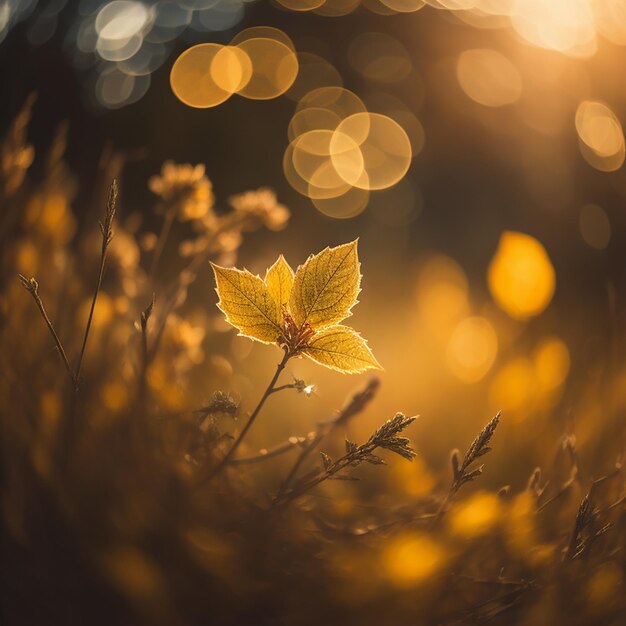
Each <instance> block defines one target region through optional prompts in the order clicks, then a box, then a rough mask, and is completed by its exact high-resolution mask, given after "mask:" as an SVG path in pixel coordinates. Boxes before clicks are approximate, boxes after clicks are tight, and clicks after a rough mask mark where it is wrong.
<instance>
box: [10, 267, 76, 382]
mask: <svg viewBox="0 0 626 626" xmlns="http://www.w3.org/2000/svg"><path fill="white" fill-rule="evenodd" d="M19 278H20V281H21V283H22V286H23V287H24V289H26V291H28V293H29V294H30V295H31V296H32V297H33V300H34V301H35V304H37V307H38V308H39V312H40V313H41V317H43V320H44V322H45V323H46V326H47V327H48V330H49V331H50V334H51V335H52V338H53V339H54V343H55V344H56V348H57V350H58V351H59V354H60V355H61V358H62V359H63V363H64V364H65V369H66V370H67V373H68V374H69V377H70V379H71V380H72V385H74V387H76V375H75V374H74V371H73V370H72V366H71V365H70V362H69V361H68V358H67V354H65V350H64V349H63V344H62V343H61V340H60V339H59V336H58V335H57V332H56V330H55V329H54V326H53V325H52V322H51V321H50V318H49V317H48V314H47V313H46V309H45V307H44V305H43V301H42V300H41V297H40V296H39V283H38V282H37V281H36V280H35V279H34V278H26V276H22V274H19Z"/></svg>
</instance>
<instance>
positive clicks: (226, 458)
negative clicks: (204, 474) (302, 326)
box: [208, 350, 291, 479]
mask: <svg viewBox="0 0 626 626" xmlns="http://www.w3.org/2000/svg"><path fill="white" fill-rule="evenodd" d="M290 357H291V353H290V352H289V351H288V350H285V355H284V356H283V359H282V361H281V362H280V363H279V364H278V366H277V367H276V372H275V373H274V376H273V377H272V380H271V381H270V384H269V385H268V386H267V389H266V390H265V392H264V393H263V395H262V396H261V399H260V400H259V403H258V404H257V405H256V407H255V409H254V411H252V414H251V415H250V417H249V418H248V421H247V422H246V424H245V426H244V427H243V428H242V430H241V432H240V433H239V435H238V436H237V438H236V439H235V441H234V443H233V445H232V446H231V447H230V449H229V450H228V452H227V453H226V455H225V456H224V458H223V459H222V460H221V461H220V462H219V463H218V464H217V466H216V467H215V468H214V469H213V470H212V471H211V473H210V474H209V477H208V478H209V479H210V478H213V477H214V476H216V475H217V474H219V473H220V472H221V471H222V470H223V469H224V468H225V467H226V465H228V463H229V462H230V460H231V459H232V458H233V455H234V454H235V452H237V449H238V448H239V446H240V445H241V443H242V442H243V440H244V438H245V436H246V434H247V433H248V431H249V430H250V428H251V427H252V424H254V422H255V420H256V418H257V417H258V415H259V413H260V412H261V409H262V408H263V405H264V404H265V401H266V400H267V399H268V398H269V397H270V396H271V395H272V392H273V391H274V386H275V385H276V382H277V381H278V377H279V376H280V374H281V373H282V371H283V370H284V369H285V365H287V361H288V360H289V359H290Z"/></svg>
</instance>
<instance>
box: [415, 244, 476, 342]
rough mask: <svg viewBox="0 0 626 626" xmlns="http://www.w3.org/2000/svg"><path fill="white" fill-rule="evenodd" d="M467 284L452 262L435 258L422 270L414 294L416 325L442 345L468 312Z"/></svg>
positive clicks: (462, 272) (454, 262) (443, 258)
mask: <svg viewBox="0 0 626 626" xmlns="http://www.w3.org/2000/svg"><path fill="white" fill-rule="evenodd" d="M468 294H469V285H468V281H467V276H466V275H465V272H464V271H463V268H462V267H461V266H460V265H459V264H458V263H457V262H456V261H454V260H453V259H451V258H450V257H447V256H444V255H435V256H433V257H432V258H430V259H428V261H426V263H425V264H424V266H423V267H422V269H421V271H420V274H419V278H418V281H417V289H416V291H415V298H414V300H415V310H416V313H417V315H416V318H417V319H416V322H417V323H418V324H419V326H420V328H425V329H426V330H427V331H428V334H429V335H431V336H435V337H437V338H439V339H441V340H443V341H445V342H447V341H448V340H449V338H450V334H451V333H452V331H453V330H454V329H455V328H456V326H457V324H458V323H459V322H460V321H461V320H462V319H463V318H465V317H467V315H468V313H469V299H468Z"/></svg>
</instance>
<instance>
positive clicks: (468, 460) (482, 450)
mask: <svg viewBox="0 0 626 626" xmlns="http://www.w3.org/2000/svg"><path fill="white" fill-rule="evenodd" d="M500 415H501V412H500V411H498V412H497V413H496V414H495V416H494V417H492V418H491V420H490V421H489V423H488V424H487V425H486V426H485V427H484V428H483V429H482V430H481V431H480V433H478V435H477V436H476V438H475V439H474V441H472V444H471V445H470V447H469V448H468V450H467V452H466V453H465V456H464V457H463V462H462V463H461V464H460V465H459V451H458V450H456V449H455V450H452V453H451V455H450V464H451V465H452V484H451V485H450V489H449V490H448V493H447V494H446V497H445V498H444V499H443V502H442V503H441V505H440V506H439V510H438V511H437V514H436V516H435V518H434V521H435V523H436V522H438V521H439V519H440V518H441V517H442V516H443V514H444V513H445V511H446V507H447V506H448V503H449V502H450V500H451V499H452V497H453V496H454V495H455V494H456V493H457V491H458V490H459V489H460V488H461V487H462V486H463V485H464V484H465V483H468V482H471V481H473V480H474V479H475V478H478V476H480V475H481V474H482V473H483V466H482V465H480V466H479V467H477V468H475V469H473V470H471V469H470V467H471V466H472V465H473V464H474V462H475V461H476V460H477V459H479V458H480V457H482V456H484V455H485V454H487V453H488V452H490V451H491V448H490V447H489V442H490V441H491V438H492V437H493V434H494V433H495V431H496V428H497V427H498V424H499V423H500Z"/></svg>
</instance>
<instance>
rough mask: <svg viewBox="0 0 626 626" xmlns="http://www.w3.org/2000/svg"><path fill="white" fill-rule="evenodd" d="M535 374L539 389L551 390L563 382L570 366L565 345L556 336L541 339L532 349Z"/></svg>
mask: <svg viewBox="0 0 626 626" xmlns="http://www.w3.org/2000/svg"><path fill="white" fill-rule="evenodd" d="M533 359H534V363H535V374H536V379H537V383H538V385H539V388H540V389H541V391H552V390H553V389H556V388H557V387H559V386H560V385H562V384H563V382H564V381H565V379H566V378H567V374H568V373H569V367H570V356H569V350H568V349H567V346H566V345H565V344H564V343H563V341H561V340H560V339H559V338H558V337H546V338H544V339H542V340H541V341H540V342H539V343H538V344H537V346H536V347H535V350H534V355H533Z"/></svg>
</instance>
